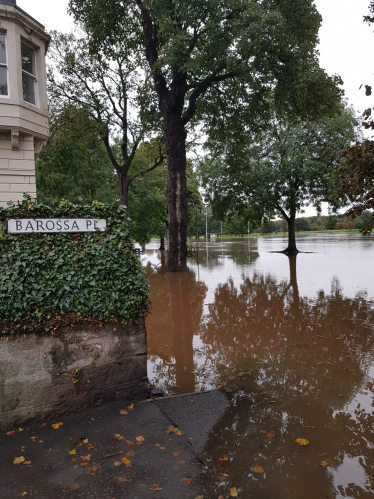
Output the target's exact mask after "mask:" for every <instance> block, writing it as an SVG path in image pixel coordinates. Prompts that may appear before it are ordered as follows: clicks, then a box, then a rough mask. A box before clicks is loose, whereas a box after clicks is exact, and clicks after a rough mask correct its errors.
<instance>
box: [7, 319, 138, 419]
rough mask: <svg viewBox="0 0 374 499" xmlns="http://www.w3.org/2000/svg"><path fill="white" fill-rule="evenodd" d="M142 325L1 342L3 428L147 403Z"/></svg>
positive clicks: (32, 335) (34, 335)
mask: <svg viewBox="0 0 374 499" xmlns="http://www.w3.org/2000/svg"><path fill="white" fill-rule="evenodd" d="M146 378H147V345H146V330H145V325H144V319H138V320H136V321H131V322H130V323H129V324H128V326H127V327H126V328H123V327H119V326H117V328H114V327H111V326H104V327H102V328H101V329H100V330H99V331H97V332H91V331H85V330H84V329H82V330H80V331H74V332H67V331H65V332H62V333H61V332H60V333H59V335H58V336H51V335H37V334H28V335H24V336H22V337H18V338H15V339H11V338H9V339H8V340H6V339H2V341H0V427H2V428H8V427H11V426H13V425H19V424H24V423H25V422H27V421H31V420H35V419H36V420H41V419H45V418H51V417H53V418H57V417H59V416H61V415H63V414H67V413H71V412H75V411H80V410H82V409H85V408H88V407H92V406H97V405H101V404H105V403H107V402H109V401H112V400H116V399H127V400H132V399H144V398H146V397H147V384H146Z"/></svg>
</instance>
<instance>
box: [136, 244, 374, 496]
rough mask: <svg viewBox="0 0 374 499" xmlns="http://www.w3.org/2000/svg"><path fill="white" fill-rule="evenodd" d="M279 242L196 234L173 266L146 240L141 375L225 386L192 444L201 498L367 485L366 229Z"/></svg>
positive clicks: (164, 382)
mask: <svg viewBox="0 0 374 499" xmlns="http://www.w3.org/2000/svg"><path fill="white" fill-rule="evenodd" d="M286 245H287V244H286V239H285V238H284V237H262V238H258V239H253V238H251V239H243V240H241V239H235V240H223V242H221V240H220V239H217V240H216V241H211V242H208V243H207V244H206V243H205V242H200V243H199V251H198V252H196V253H195V254H194V256H193V258H191V259H190V260H189V268H190V272H188V273H186V274H167V273H165V271H164V268H165V259H166V255H165V253H164V252H162V253H161V252H160V251H158V249H157V248H158V243H157V242H154V243H152V244H150V245H148V247H147V250H146V255H145V256H144V257H143V262H144V265H145V266H146V268H147V272H148V275H149V282H150V287H151V300H152V312H151V314H150V316H149V317H148V318H147V331H148V355H149V357H148V359H149V360H148V376H149V379H150V382H151V383H152V384H153V385H154V386H156V387H158V388H161V389H163V390H164V391H165V392H166V393H167V394H170V395H171V394H180V393H190V392H194V391H201V390H210V389H215V388H218V389H220V390H222V391H223V392H224V393H225V395H226V396H227V399H228V403H227V409H226V412H225V413H224V415H223V416H222V418H221V420H220V421H219V422H218V423H215V425H214V428H212V429H211V432H210V434H209V435H208V439H207V442H206V445H205V448H204V453H203V455H202V459H203V460H204V462H205V463H206V465H207V467H208V468H209V469H210V471H209V473H210V475H211V476H213V482H214V483H212V491H213V492H212V495H211V497H212V498H218V497H219V496H222V497H227V496H228V495H229V493H230V488H231V487H236V489H237V490H238V491H239V497H245V498H247V497H251V498H252V497H253V498H256V499H289V498H295V499H317V498H354V499H356V498H360V499H362V498H364V499H366V498H373V497H374V433H373V431H374V426H373V424H374V404H373V395H374V348H373V347H374V265H373V262H374V259H373V255H374V238H373V237H372V238H370V237H367V238H363V237H362V236H361V235H358V234H352V235H350V234H334V235H331V234H315V235H304V236H300V237H299V238H298V247H299V250H300V251H302V253H300V254H299V255H298V256H297V257H296V256H294V257H287V256H285V255H283V254H279V253H274V252H275V251H279V250H282V249H284V248H285V247H286ZM297 438H303V439H307V440H308V441H309V444H308V445H306V446H300V445H298V444H297V443H295V439H297ZM226 457H227V458H228V459H226ZM220 458H221V460H220ZM222 458H225V459H222ZM256 466H257V467H260V468H255V467H256ZM255 471H260V473H256V472H255Z"/></svg>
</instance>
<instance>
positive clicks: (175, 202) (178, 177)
mask: <svg viewBox="0 0 374 499" xmlns="http://www.w3.org/2000/svg"><path fill="white" fill-rule="evenodd" d="M165 114H166V115H164V124H165V149H166V159H167V166H168V183H167V191H166V197H167V202H168V257H167V271H168V272H186V271H187V183H186V161H187V157H186V133H185V130H184V126H183V123H182V119H181V117H180V116H178V115H177V114H176V115H173V114H172V115H170V114H169V113H165Z"/></svg>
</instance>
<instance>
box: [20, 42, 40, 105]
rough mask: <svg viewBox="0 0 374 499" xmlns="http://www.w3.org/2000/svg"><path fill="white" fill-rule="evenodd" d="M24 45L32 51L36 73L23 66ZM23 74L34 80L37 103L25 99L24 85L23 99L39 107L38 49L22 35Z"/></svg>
mask: <svg viewBox="0 0 374 499" xmlns="http://www.w3.org/2000/svg"><path fill="white" fill-rule="evenodd" d="M22 45H24V46H25V47H27V48H28V49H29V50H31V51H32V63H33V68H34V72H35V74H31V73H29V72H28V71H26V70H25V69H23V67H22ZM20 49H21V76H22V78H23V74H25V75H27V76H28V77H30V78H32V79H33V81H34V95H35V103H32V102H29V101H27V100H25V97H24V94H23V86H22V100H23V102H25V103H26V104H29V105H30V106H34V107H39V85H38V84H37V83H38V68H37V64H36V49H35V47H33V46H32V45H31V44H29V43H27V42H26V41H25V40H24V39H23V38H22V37H21V47H20Z"/></svg>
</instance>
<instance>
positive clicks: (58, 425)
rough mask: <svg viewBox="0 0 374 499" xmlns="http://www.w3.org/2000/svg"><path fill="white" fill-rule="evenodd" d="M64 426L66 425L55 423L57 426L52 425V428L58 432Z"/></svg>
mask: <svg viewBox="0 0 374 499" xmlns="http://www.w3.org/2000/svg"><path fill="white" fill-rule="evenodd" d="M63 424H64V423H55V424H53V425H52V428H53V429H54V430H58V429H59V428H60V427H61V426H62V425H63Z"/></svg>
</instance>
